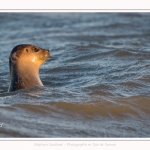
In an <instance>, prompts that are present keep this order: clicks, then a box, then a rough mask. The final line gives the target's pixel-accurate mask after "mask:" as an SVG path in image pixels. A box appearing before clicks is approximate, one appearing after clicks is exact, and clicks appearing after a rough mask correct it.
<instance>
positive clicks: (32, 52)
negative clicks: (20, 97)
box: [8, 44, 50, 92]
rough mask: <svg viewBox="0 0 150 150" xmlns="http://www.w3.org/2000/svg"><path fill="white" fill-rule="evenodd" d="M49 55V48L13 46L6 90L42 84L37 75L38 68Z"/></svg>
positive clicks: (26, 45)
mask: <svg viewBox="0 0 150 150" xmlns="http://www.w3.org/2000/svg"><path fill="white" fill-rule="evenodd" d="M49 56H50V52H49V50H47V49H43V48H40V47H38V46H35V45H31V44H21V45H17V46H15V47H14V48H13V50H12V52H11V53H10V57H9V68H10V86H9V89H8V91H9V92H11V91H16V90H20V89H27V88H30V87H33V86H43V83H42V82H41V80H40V77H39V68H40V66H41V65H42V64H43V63H44V62H45V61H46V60H47V58H48V57H49Z"/></svg>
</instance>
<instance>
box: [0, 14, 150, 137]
mask: <svg viewBox="0 0 150 150" xmlns="http://www.w3.org/2000/svg"><path fill="white" fill-rule="evenodd" d="M23 43H32V44H34V45H37V46H40V47H42V48H47V49H50V52H51V57H50V58H49V59H48V60H47V61H46V62H45V64H44V65H42V66H41V69H40V77H41V80H42V82H43V84H44V85H45V87H44V88H43V89H42V90H41V89H38V88H36V87H35V88H32V89H29V90H22V91H18V92H12V93H7V90H8V87H9V65H8V58H9V54H10V52H11V50H12V48H13V47H14V46H16V45H17V44H23ZM0 123H3V125H2V127H0V137H150V129H149V125H150V13H94V12H93V13H69V12H68V13H0Z"/></svg>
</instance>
